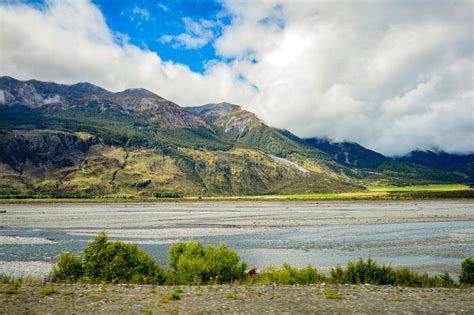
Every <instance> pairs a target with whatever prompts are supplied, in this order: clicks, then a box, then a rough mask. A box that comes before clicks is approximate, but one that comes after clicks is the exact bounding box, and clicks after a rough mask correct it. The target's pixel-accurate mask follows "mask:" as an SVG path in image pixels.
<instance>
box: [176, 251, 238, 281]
mask: <svg viewBox="0 0 474 315" xmlns="http://www.w3.org/2000/svg"><path fill="white" fill-rule="evenodd" d="M169 258H170V267H171V268H172V271H171V272H170V273H169V276H168V281H169V282H170V283H176V284H206V283H214V282H215V283H226V282H232V281H235V280H243V279H244V278H245V269H246V268H247V264H246V263H239V261H240V257H239V256H238V255H237V253H236V252H235V251H233V250H230V249H228V248H227V246H226V245H225V244H221V245H220V246H219V247H214V246H206V247H204V246H203V245H202V243H200V242H188V243H181V242H180V243H176V244H174V245H173V246H172V247H171V249H170V253H169Z"/></svg>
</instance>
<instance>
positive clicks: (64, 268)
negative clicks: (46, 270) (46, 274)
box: [53, 252, 84, 282]
mask: <svg viewBox="0 0 474 315" xmlns="http://www.w3.org/2000/svg"><path fill="white" fill-rule="evenodd" d="M83 274H84V270H83V268H82V259H81V257H80V256H76V255H74V254H72V253H70V252H63V253H61V255H59V258H58V262H57V263H56V265H55V266H54V268H53V280H55V281H58V280H59V281H71V282H74V281H76V280H78V279H79V278H81V277H82V275H83Z"/></svg>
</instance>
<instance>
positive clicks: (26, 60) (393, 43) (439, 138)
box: [0, 0, 474, 155]
mask: <svg viewBox="0 0 474 315" xmlns="http://www.w3.org/2000/svg"><path fill="white" fill-rule="evenodd" d="M148 12H149V13H150V14H151V15H152V14H153V12H152V11H150V10H148ZM472 12H473V8H472V2H471V1H415V2H404V1H378V2H375V1H369V2H362V1H360V2H356V1H351V2H347V1H344V2H343V1H333V2H328V1H324V2H319V1H298V2H290V1H283V2H282V1H263V0H262V1H230V0H226V1H224V2H223V12H222V13H221V14H225V15H228V16H229V17H230V24H228V25H225V26H223V28H222V31H221V32H220V33H219V36H217V37H215V36H214V37H212V36H210V33H209V32H207V33H206V32H204V31H203V32H201V33H203V34H207V35H208V36H207V37H206V38H205V39H206V40H207V41H208V40H213V42H212V44H213V45H214V48H215V50H216V53H217V55H219V56H222V57H223V58H224V60H231V61H227V62H224V61H215V60H211V61H209V63H208V64H207V66H206V71H205V72H204V73H202V74H201V73H196V72H193V71H191V70H190V69H189V67H187V66H186V65H182V64H178V63H173V62H170V61H167V62H165V61H163V60H162V59H161V58H160V56H159V52H158V53H156V52H152V51H148V50H144V49H142V48H139V47H137V46H134V45H132V44H130V43H129V42H128V41H127V40H126V36H124V35H123V34H117V33H115V32H114V31H113V30H111V29H110V28H109V27H108V26H107V24H106V21H105V18H104V16H103V14H102V12H101V11H100V10H99V8H98V7H97V6H95V5H94V4H91V3H90V2H88V1H85V0H74V1H72V0H71V1H48V2H47V5H46V6H45V7H37V6H36V7H35V6H31V5H26V4H21V3H3V4H1V5H0V26H1V27H0V47H1V49H0V69H1V70H0V71H1V72H2V73H1V74H2V75H12V76H15V77H17V78H20V79H31V78H36V79H42V80H54V81H59V82H64V83H72V82H77V81H90V82H93V83H96V84H99V85H101V86H104V87H106V88H108V89H111V90H121V89H124V88H125V87H129V86H137V87H144V88H147V89H149V90H152V91H154V92H156V93H158V94H160V95H162V96H163V97H166V98H168V99H171V100H173V101H175V102H177V103H179V104H182V105H197V104H203V103H210V102H221V101H229V102H233V103H239V104H243V105H244V107H245V108H247V109H249V110H251V111H254V112H256V113H257V114H258V115H259V116H260V117H262V118H264V119H265V120H266V121H267V122H268V123H269V124H271V125H273V126H277V127H281V128H287V129H289V130H291V131H293V132H295V133H296V134H298V135H300V136H320V137H321V136H323V137H328V138H331V139H334V140H337V141H342V140H352V141H357V142H359V143H361V144H363V145H365V146H367V147H369V148H371V149H375V150H377V151H381V152H383V153H385V154H391V155H396V154H403V153H406V152H407V151H410V150H412V149H415V148H420V149H431V148H439V149H443V150H446V151H450V152H473V151H474V105H473V88H472V87H473V85H472V84H473V82H472V80H473V57H472V53H473V44H472V32H473V13H472ZM188 22H189V23H188V24H190V20H188ZM209 23H212V22H211V21H209ZM193 25H194V24H193ZM193 25H191V26H193ZM188 26H189V25H188ZM202 30H204V29H202ZM198 33H199V32H198ZM201 33H199V34H201ZM191 34H192V35H193V36H197V35H196V34H197V33H196V32H194V33H192V32H191ZM199 34H198V35H199ZM156 35H157V38H160V36H162V35H164V34H156ZM123 38H125V40H123ZM196 38H197V37H196ZM170 44H171V43H170ZM200 44H201V43H200ZM200 44H199V45H200ZM199 45H196V47H199ZM191 46H192V45H191ZM188 48H189V47H188Z"/></svg>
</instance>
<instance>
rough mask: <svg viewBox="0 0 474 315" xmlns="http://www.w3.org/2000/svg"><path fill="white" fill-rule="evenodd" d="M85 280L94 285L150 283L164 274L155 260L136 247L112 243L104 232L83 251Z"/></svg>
mask: <svg viewBox="0 0 474 315" xmlns="http://www.w3.org/2000/svg"><path fill="white" fill-rule="evenodd" d="M83 268H84V277H86V278H87V279H90V280H91V281H93V282H102V281H104V282H106V283H120V282H127V283H139V284H151V283H158V282H160V281H161V280H162V277H163V272H162V270H161V269H160V268H159V267H158V265H157V263H156V262H155V261H154V260H153V258H152V257H151V256H150V255H149V254H148V253H146V252H145V251H143V250H142V249H140V248H138V247H137V245H136V244H125V243H123V242H120V241H115V242H109V241H108V240H107V235H106V233H105V232H102V233H100V234H99V236H97V238H96V239H95V240H94V241H92V242H91V243H90V244H89V245H88V246H87V247H86V249H85V250H84V256H83Z"/></svg>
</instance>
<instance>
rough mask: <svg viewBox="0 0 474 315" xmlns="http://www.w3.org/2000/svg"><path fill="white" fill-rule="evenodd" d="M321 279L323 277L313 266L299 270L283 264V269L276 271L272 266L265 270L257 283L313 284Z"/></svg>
mask: <svg viewBox="0 0 474 315" xmlns="http://www.w3.org/2000/svg"><path fill="white" fill-rule="evenodd" d="M321 279H322V276H321V275H319V274H318V271H317V270H316V268H313V267H312V266H311V265H308V266H306V267H304V268H301V269H297V268H294V267H292V266H290V265H289V264H283V268H281V269H274V268H273V267H272V266H268V267H266V268H264V269H263V270H262V272H261V273H260V274H259V276H258V280H257V281H258V282H261V283H278V284H312V283H317V282H319V281H321Z"/></svg>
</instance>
